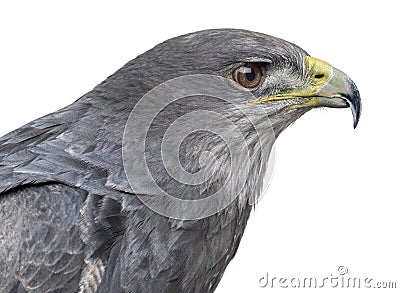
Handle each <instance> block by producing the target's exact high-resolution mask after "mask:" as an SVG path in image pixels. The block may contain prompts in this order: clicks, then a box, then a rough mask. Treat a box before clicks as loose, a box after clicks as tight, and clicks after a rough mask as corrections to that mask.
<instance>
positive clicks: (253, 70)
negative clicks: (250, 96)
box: [232, 63, 263, 89]
mask: <svg viewBox="0 0 400 293" xmlns="http://www.w3.org/2000/svg"><path fill="white" fill-rule="evenodd" d="M262 77H263V70H262V68H261V65H260V64H255V63H250V64H246V65H244V66H241V67H239V68H237V69H236V70H235V71H234V72H233V74H232V78H233V80H234V81H236V82H237V83H239V84H240V85H242V86H244V87H245V88H248V89H253V88H256V87H258V86H259V85H260V83H261V81H262Z"/></svg>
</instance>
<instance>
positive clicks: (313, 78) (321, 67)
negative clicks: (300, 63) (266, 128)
mask: <svg viewBox="0 0 400 293" xmlns="http://www.w3.org/2000/svg"><path fill="white" fill-rule="evenodd" d="M304 64H305V67H306V69H307V74H308V79H307V82H306V84H305V85H304V87H303V88H299V89H295V90H291V91H288V92H285V93H281V94H278V95H274V96H268V97H263V98H260V99H257V100H255V101H252V102H251V103H253V104H259V103H265V102H268V101H278V100H286V99H290V98H299V97H313V96H315V95H316V94H317V93H318V91H319V90H320V89H321V87H323V86H324V85H325V84H327V83H328V82H329V80H330V79H331V77H332V72H333V67H332V65H330V64H329V63H327V62H325V61H323V60H321V59H318V58H314V57H310V56H305V57H304ZM310 102H311V101H310Z"/></svg>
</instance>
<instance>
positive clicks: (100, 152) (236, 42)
mask: <svg viewBox="0 0 400 293" xmlns="http://www.w3.org/2000/svg"><path fill="white" fill-rule="evenodd" d="M307 55H308V54H307V53H306V52H305V51H303V50H302V49H300V48H299V47H297V46H296V45H293V44H291V43H288V42H286V41H283V40H280V39H277V38H274V37H271V36H267V35H263V34H259V33H253V32H249V31H243V30H231V29H221V30H208V31H202V32H197V33H193V34H189V35H185V36H181V37H177V38H174V39H171V40H168V41H166V42H164V43H162V44H160V45H158V46H156V47H155V48H153V49H151V50H149V51H147V52H146V53H144V54H142V55H140V56H138V57H137V58H136V59H134V60H132V61H130V62H128V63H127V64H126V65H125V66H123V67H122V68H121V69H119V70H118V71H117V72H116V73H114V74H113V75H111V76H110V77H109V78H107V79H106V80H105V81H104V82H102V83H101V84H99V85H98V86H96V87H95V88H94V89H93V90H92V91H90V92H89V93H87V94H85V95H84V96H82V97H81V98H80V99H78V100H77V101H76V102H74V103H73V104H71V105H69V106H67V107H65V108H63V109H61V110H59V111H57V112H55V113H52V114H49V115H47V116H45V117H42V118H39V119H37V120H35V121H33V122H31V123H28V124H27V125H25V126H23V127H21V128H19V129H17V130H15V131H13V132H11V133H9V134H7V135H5V136H4V137H2V138H1V139H0V221H1V224H2V228H1V229H0V244H1V245H0V288H1V292H212V291H214V290H215V288H216V286H217V284H218V282H219V281H220V279H221V277H222V275H223V273H224V270H225V268H226V266H227V265H228V263H229V262H230V260H231V259H232V258H233V256H234V255H235V253H236V250H237V248H238V245H239V242H240V240H241V237H242V235H243V232H244V229H245V226H246V222H247V219H248V217H249V215H250V212H251V209H252V206H251V205H249V204H248V200H249V198H250V197H251V196H254V194H256V193H258V192H259V190H260V189H261V182H260V180H259V178H258V177H256V175H257V174H258V173H257V172H254V173H252V174H250V176H249V178H248V182H249V183H248V184H247V185H246V188H245V190H243V191H242V192H241V195H240V196H239V197H238V198H237V199H235V200H234V201H233V202H232V204H231V205H229V206H228V207H227V208H226V209H224V210H222V211H220V212H218V213H217V214H214V215H212V216H210V217H207V218H204V219H200V220H194V221H184V220H176V219H171V218H167V217H164V216H161V215H158V214H157V213H155V212H153V211H152V210H150V209H149V208H148V207H146V206H145V205H143V203H142V202H141V201H140V200H138V198H137V197H136V196H135V195H134V194H133V192H132V189H131V187H130V185H129V183H128V180H127V178H126V174H125V172H124V168H123V162H122V150H121V149H122V134H123V132H124V127H125V124H126V121H127V119H128V116H129V114H130V112H131V111H132V109H133V107H134V105H135V104H136V103H137V101H138V100H139V99H140V98H141V97H142V96H143V95H145V94H146V93H147V92H148V91H149V90H151V89H152V88H154V87H155V86H157V85H159V84H160V83H162V82H165V81H167V80H170V79H172V78H175V77H178V76H183V75H188V74H212V75H219V76H223V77H226V78H230V75H231V72H232V70H233V69H234V68H235V66H239V65H240V64H244V63H246V62H250V61H251V62H253V61H254V60H269V61H271V63H269V64H270V65H268V66H269V67H268V71H267V73H266V74H267V77H268V78H266V79H265V81H264V83H263V85H262V86H261V87H259V88H258V89H256V90H254V92H253V94H254V95H255V96H256V97H264V96H268V95H274V94H278V93H281V92H283V91H285V90H287V89H295V88H299V87H301V86H302V85H304V80H305V75H306V69H305V68H304V62H303V58H304V57H305V56H307ZM243 90H245V89H243ZM352 91H353V92H352V93H353V94H354V95H356V96H355V97H351V98H350V102H352V103H353V104H352V105H353V107H355V109H356V110H355V111H356V114H357V115H359V108H360V103H359V96H358V92H356V89H355V87H354V88H353V89H352ZM55 98H56V97H55ZM160 99H162V97H160ZM204 101H205V100H202V98H201V97H196V98H193V99H192V100H187V101H186V102H185V103H182V104H179V105H172V106H170V107H169V108H166V109H165V110H164V111H163V112H162V113H160V116H159V117H158V119H156V120H155V121H154V130H153V131H152V132H151V133H150V136H149V146H148V154H149V162H150V163H149V166H150V168H152V169H153V171H154V175H155V180H156V181H157V182H159V183H160V184H162V185H163V187H164V188H165V189H166V190H170V191H173V192H174V191H175V195H176V196H177V197H180V198H186V199H197V198H199V197H204V196H207V195H209V194H212V193H213V192H214V191H215V190H217V189H218V188H219V187H220V185H221V184H223V181H224V180H223V177H224V176H226V174H224V170H226V165H225V164H229V160H230V159H229V155H227V154H226V153H225V152H224V143H223V141H220V140H218V139H217V138H216V137H215V136H213V135H212V134H210V133H207V132H203V133H198V134H194V135H193V136H191V137H189V138H188V139H187V140H185V142H184V144H183V145H182V153H181V154H182V158H181V159H182V165H183V166H184V168H185V169H186V170H188V172H196V170H198V168H200V166H199V163H198V158H199V156H200V155H201V152H202V151H204V150H210V149H211V150H218V151H217V152H216V153H217V154H219V156H220V158H224V159H223V160H222V159H221V160H219V161H217V163H215V162H214V164H215V166H214V167H216V168H217V169H218V170H220V172H218V173H217V175H215V176H214V177H213V181H212V182H211V183H210V182H208V183H207V185H206V186H194V187H193V186H181V185H179V184H178V183H177V182H175V181H174V180H172V179H171V178H169V177H168V174H167V173H166V172H165V170H163V169H162V168H160V166H162V161H161V158H160V157H159V155H158V153H157V146H159V141H160V140H161V139H162V134H163V133H164V132H165V129H166V127H167V126H168V124H169V123H171V121H173V120H174V119H176V118H177V117H178V116H179V115H181V114H182V113H187V112H190V111H191V110H193V109H204V110H214V111H215V109H216V108H217V109H218V111H219V112H221V113H223V114H224V115H226V116H227V117H229V119H231V120H232V121H235V123H236V124H237V125H239V128H240V130H241V131H242V132H243V133H244V135H245V137H246V139H247V143H248V147H249V149H250V153H251V154H252V162H251V164H252V166H253V167H254V170H259V171H260V172H261V175H263V173H264V172H265V168H266V164H267V161H266V160H261V159H260V158H261V157H262V156H261V154H262V153H265V154H266V155H267V156H268V154H269V151H270V147H271V146H272V143H273V138H271V137H268V136H267V135H266V136H263V135H262V134H261V136H260V137H257V136H256V135H255V134H254V132H253V130H252V127H251V125H249V124H248V122H247V119H246V117H245V116H244V115H243V114H241V113H240V111H238V110H237V109H238V108H239V109H240V107H247V108H248V109H252V111H253V114H254V118H255V119H256V121H260V122H261V121H263V119H265V114H263V115H261V113H268V116H269V118H270V120H271V123H272V126H273V129H274V131H275V136H278V135H279V133H281V132H282V131H283V130H284V129H285V128H286V127H287V126H288V125H290V124H291V123H293V122H294V121H295V120H296V119H298V118H299V117H300V116H301V115H303V114H304V113H305V112H307V111H308V110H309V109H310V107H305V108H298V109H293V110H288V111H283V110H284V109H286V108H287V107H288V106H290V105H295V104H298V103H300V102H304V98H301V99H300V98H298V99H291V100H280V101H273V102H269V103H264V104H259V105H249V104H248V103H247V102H248V101H245V100H241V99H240V97H239V98H238V99H237V100H236V104H235V107H233V106H232V105H229V104H228V103H221V102H219V101H213V100H210V99H207V102H204ZM354 105H355V106H354ZM261 108H262V111H261ZM357 111H358V112H357ZM357 120H358V116H357ZM210 123H216V122H215V121H210ZM219 126H221V127H223V125H219ZM269 139H270V140H271V141H270V143H268V140H269ZM260 140H265V141H267V145H268V147H269V149H260V143H259V141H260ZM224 156H226V158H225V157H224ZM264 157H265V156H264ZM199 190H201V192H198V191H199Z"/></svg>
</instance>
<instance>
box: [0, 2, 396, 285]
mask: <svg viewBox="0 0 400 293" xmlns="http://www.w3.org/2000/svg"><path fill="white" fill-rule="evenodd" d="M278 3H279V4H278ZM394 3H396V2H395V1H392V2H390V1H374V2H372V1H329V3H328V2H327V1H273V3H272V1H216V0H214V1H198V2H196V3H195V2H189V1H182V2H177V1H159V2H155V1H137V3H135V2H133V1H130V2H127V1H126V2H124V1H108V3H106V2H103V1H63V2H62V3H60V1H39V0H36V1H12V2H11V1H8V4H6V1H2V2H1V4H0V32H1V33H0V38H1V43H0V134H1V135H2V134H5V133H7V132H8V131H11V130H13V129H15V128H17V127H19V126H21V125H23V124H24V123H27V122H29V121H31V120H33V119H35V118H38V117H40V116H42V115H44V114H47V113H49V112H52V111H55V110H57V109H59V108H61V107H63V106H65V105H67V104H70V103H72V102H73V101H74V100H76V99H77V98H79V97H80V96H81V95H83V94H84V93H86V92H87V91H89V90H91V89H92V88H93V87H94V86H95V85H96V84H98V83H99V82H101V81H102V80H104V79H105V78H106V77H107V76H109V75H110V74H112V73H113V72H114V71H115V70H117V69H118V68H119V67H121V66H122V65H123V64H125V63H126V62H127V61H128V60H130V59H133V58H134V57H136V56H137V55H138V54H140V53H143V52H145V51H146V50H148V49H150V48H151V47H153V46H154V45H156V44H157V43H159V42H161V41H163V40H165V39H168V38H170V37H173V36H176V35H180V34H183V33H187V32H191V31H196V30H201V29H206V28H222V27H233V28H245V29H250V30H254V31H259V32H263V33H267V34H271V35H274V36H278V37H281V38H284V39H286V40H288V41H291V42H294V43H296V44H298V45H300V46H301V47H303V48H304V49H305V50H306V51H308V52H309V53H310V54H311V55H312V56H315V57H318V58H321V59H324V60H326V61H328V62H330V63H331V64H333V65H334V66H335V67H337V68H339V69H341V70H343V71H344V72H346V73H347V74H348V75H349V76H350V77H352V79H353V80H354V81H355V82H356V84H357V85H358V87H359V90H360V93H361V97H362V100H363V112H362V116H361V120H360V123H359V127H358V128H357V129H356V130H353V128H352V118H351V113H350V110H349V109H344V110H337V109H329V110H313V111H312V112H311V113H309V114H307V115H306V116H304V117H302V118H301V119H300V120H299V121H298V122H296V123H295V125H294V126H292V127H290V128H289V129H287V130H286V131H285V132H284V134H282V136H281V137H280V138H279V139H278V142H277V147H276V149H277V157H276V164H275V174H274V178H273V180H272V183H271V185H270V188H269V190H268V194H267V196H265V197H264V198H263V199H262V200H261V202H260V203H259V204H258V206H257V207H256V210H255V212H254V213H253V215H252V217H251V219H250V221H249V223H248V227H247V230H246V233H245V235H244V238H243V241H242V243H241V246H240V248H239V250H238V253H237V256H236V257H235V259H234V260H233V261H232V262H231V264H230V265H229V266H228V269H227V271H226V273H225V275H224V277H223V279H222V281H221V283H220V285H219V288H218V289H217V292H218V293H222V292H267V291H271V292H273V291H283V292H291V291H293V292H299V291H302V290H299V289H269V288H268V289H267V288H260V287H259V286H258V280H259V279H260V278H261V277H262V276H264V275H265V274H266V273H267V272H269V274H270V276H277V277H296V276H298V277H307V276H308V277H313V276H315V277H320V278H323V277H325V276H327V277H329V276H330V275H331V274H333V275H334V276H335V275H337V267H338V266H340V265H343V266H347V267H348V269H349V275H350V274H351V275H352V276H355V277H362V278H364V277H372V278H374V279H376V280H380V281H397V287H398V288H399V287H400V277H399V273H400V267H399V264H400V253H399V250H400V237H399V228H398V225H399V223H400V221H399V220H400V219H399V218H400V215H399V214H400V213H399V208H400V200H399V196H400V193H399V188H398V181H399V178H398V176H399V169H398V168H399V164H400V160H399V154H398V152H399V150H400V143H399V141H398V137H399V132H398V126H399V119H400V118H399V117H398V116H399V115H398V107H399V106H400V101H399V100H400V96H399V90H398V88H399V80H398V76H399V75H398V72H399V65H400V62H399V54H400V48H399V45H398V43H397V40H398V35H399V33H398V28H399V27H400V23H399V20H398V9H397V8H396V5H395V4H394ZM315 291H318V292H325V291H329V290H328V289H319V290H315ZM330 291H332V292H341V291H342V290H341V289H338V288H336V289H331V290H330ZM347 291H348V290H347ZM370 291H374V290H370ZM380 291H385V290H383V289H381V290H380ZM390 291H392V292H393V291H396V290H388V292H390ZM302 292H306V291H304V290H303V291H302Z"/></svg>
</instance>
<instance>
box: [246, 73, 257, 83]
mask: <svg viewBox="0 0 400 293" xmlns="http://www.w3.org/2000/svg"><path fill="white" fill-rule="evenodd" d="M255 78H256V74H255V72H254V70H251V72H249V73H246V79H247V80H248V81H253V80H254V79H255Z"/></svg>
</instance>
